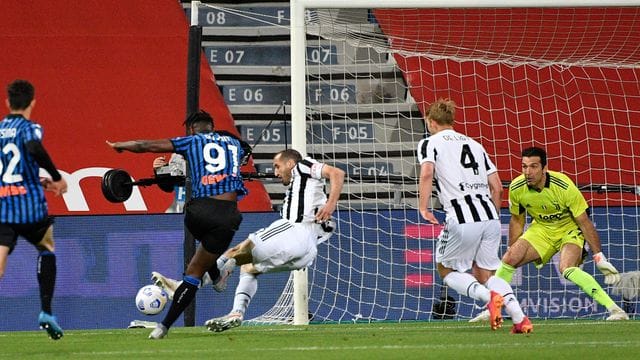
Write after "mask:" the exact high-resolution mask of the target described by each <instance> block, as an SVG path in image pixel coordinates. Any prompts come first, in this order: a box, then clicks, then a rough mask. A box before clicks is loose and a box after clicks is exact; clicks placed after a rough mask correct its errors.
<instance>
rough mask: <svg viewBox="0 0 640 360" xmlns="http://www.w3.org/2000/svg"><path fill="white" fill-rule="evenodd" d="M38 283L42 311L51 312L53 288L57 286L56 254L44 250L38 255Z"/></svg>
mask: <svg viewBox="0 0 640 360" xmlns="http://www.w3.org/2000/svg"><path fill="white" fill-rule="evenodd" d="M38 284H39V285H40V303H41V306H42V311H44V312H46V313H47V314H51V301H52V300H53V289H54V288H55V286H56V254H54V253H52V252H50V251H43V252H41V253H40V255H39V256H38Z"/></svg>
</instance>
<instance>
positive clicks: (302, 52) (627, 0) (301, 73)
mask: <svg viewBox="0 0 640 360" xmlns="http://www.w3.org/2000/svg"><path fill="white" fill-rule="evenodd" d="M374 5H375V7H376V8H380V9H409V8H438V9H466V8H474V9H480V8H532V7H533V8H565V7H566V8H589V7H599V8H602V7H638V6H640V1H638V0H618V1H603V0H564V1H557V0H537V1H530V0H512V1H501V0H491V1H487V0H478V1H469V0H435V1H424V0H375V1H372V0H349V1H344V0H291V2H290V14H291V16H290V21H291V118H292V122H291V134H292V138H291V139H292V147H293V148H294V149H296V150H299V151H300V152H301V153H303V154H306V153H308V152H309V146H310V144H309V143H308V136H309V134H308V133H309V124H308V121H309V119H310V117H313V116H315V115H316V114H317V110H316V109H314V107H313V106H312V105H310V104H309V103H308V99H309V96H310V94H309V93H308V90H309V85H308V81H307V79H308V77H309V64H308V60H307V58H308V50H307V49H308V46H309V44H308V42H307V36H308V29H307V25H308V24H307V21H306V20H307V17H308V13H307V11H308V10H312V9H313V10H317V9H347V8H351V9H369V8H371V7H372V6H374ZM347 32H348V31H347ZM314 35H318V36H319V37H320V38H322V34H321V31H319V33H318V34H314ZM578 40H579V39H576V41H578ZM372 46H373V45H372ZM402 51H405V50H402ZM605 51H606V50H605ZM612 51H614V50H612ZM438 56H440V57H441V58H444V59H446V58H447V55H437V56H434V57H433V58H437V57H438ZM454 57H455V56H452V57H450V58H454ZM457 60H460V61H465V59H464V56H460V57H458V59H457ZM389 61H390V62H392V63H393V62H394V60H393V59H390V60H389ZM501 61H502V60H501V59H497V60H496V59H491V60H490V61H488V62H490V63H492V64H496V63H500V62H501ZM509 61H510V60H509V59H507V60H505V62H506V63H509ZM524 61H525V62H526V61H527V60H524ZM514 63H515V64H516V65H518V64H522V63H523V62H522V59H520V60H518V62H514ZM532 63H535V59H534V60H532ZM516 65H514V66H516ZM535 66H536V67H537V66H539V65H535ZM542 66H544V65H542ZM551 66H555V65H551ZM558 66H560V67H562V66H572V64H568V65H567V64H562V63H560V65H558ZM616 66H617V65H615V64H614V65H612V66H610V65H608V64H605V67H608V68H612V69H615V68H616ZM624 66H628V67H631V68H634V67H635V68H637V67H638V66H640V64H639V63H638V62H637V59H631V60H630V63H624V64H622V65H621V66H620V67H624ZM355 77H356V78H357V76H355ZM636 80H637V79H636ZM621 81H625V80H624V79H622V80H621ZM407 97H408V98H409V99H410V100H412V99H411V96H410V95H407ZM431 100H433V99H431ZM632 100H633V101H638V100H640V99H637V98H636V99H632ZM584 106H589V105H587V104H585V105H584ZM629 112H631V115H630V117H633V118H634V119H636V120H637V119H638V118H639V117H638V113H637V109H635V108H632V109H630V110H629ZM310 113H311V115H310ZM332 114H334V115H335V113H332ZM631 123H633V122H631ZM559 126H562V125H561V124H560V125H559ZM531 131H534V130H531ZM637 135H638V129H637V128H633V129H632V130H630V135H629V136H628V137H630V141H631V142H633V141H638V140H640V139H638V138H637V137H636V136H637ZM484 136H485V135H484V134H482V137H484ZM560 137H561V136H560ZM625 138H626V135H625ZM507 139H508V137H507V138H505V139H504V140H505V141H506V140H507ZM485 140H487V141H492V140H493V139H491V138H489V139H485ZM549 141H550V142H551V141H552V140H549ZM575 141H582V140H580V139H576V140H575ZM353 146H356V148H357V146H358V144H353ZM413 146H414V145H413ZM603 147H606V145H605V146H603ZM509 150H510V151H512V150H514V149H509ZM348 151H350V150H349V149H346V150H344V152H348ZM365 151H366V150H365ZM630 151H631V152H634V151H635V150H630ZM314 152H316V153H317V152H318V150H317V147H316V149H315V150H314ZM604 152H605V153H606V152H607V150H606V149H604ZM496 155H500V154H496ZM512 155H513V154H512ZM632 155H640V154H638V153H637V151H636V152H635V153H633V154H632ZM575 156H580V154H575ZM348 161H349V160H348V159H347V160H345V162H348ZM558 170H568V171H569V172H573V175H574V176H578V175H581V174H583V173H584V172H581V170H580V169H577V170H575V171H573V168H571V167H568V168H567V169H558ZM636 170H638V171H640V169H636ZM617 171H619V172H624V170H622V169H618V170H617ZM413 176H414V177H415V175H413ZM574 180H575V178H574ZM579 180H582V179H579ZM584 181H585V182H587V183H589V182H590V179H584ZM630 186H631V188H633V187H635V189H638V184H637V183H633V184H630ZM633 191H635V192H637V190H632V192H633ZM635 196H636V198H635V200H634V199H631V200H627V199H624V198H623V199H622V200H621V201H622V203H623V205H625V204H629V205H632V206H634V204H635V214H636V215H637V213H638V210H637V209H638V207H637V201H638V200H637V194H635ZM632 197H633V196H632ZM625 201H630V202H628V203H625ZM621 206H622V205H621ZM612 211H614V212H615V211H617V210H616V209H612ZM632 212H633V211H632ZM623 216H625V215H623ZM626 220H627V218H626V217H625V218H624V219H623V223H624V224H623V225H621V226H622V228H620V229H613V230H614V231H617V230H620V231H621V232H622V233H623V234H627V231H633V226H636V231H637V220H636V222H635V223H633V221H632V224H631V225H626V224H627V223H626V222H625V221H626ZM503 223H504V221H503ZM605 226H606V225H605ZM626 226H631V228H629V229H627V228H626ZM351 231H353V229H351V230H350V232H351ZM607 241H608V240H607V239H603V242H607ZM329 242H331V240H330V241H329ZM607 249H609V245H608V242H607ZM426 253H427V252H424V253H422V254H421V255H420V256H423V255H424V254H426ZM332 261H333V260H332ZM382 261H384V259H382ZM621 271H622V270H621ZM307 276H308V272H307V271H301V272H297V273H296V275H295V276H294V277H293V279H294V281H293V284H294V285H293V305H294V319H293V323H294V324H298V325H300V324H308V322H309V314H310V311H309V308H308V299H309V294H308V287H309V284H308V279H307ZM405 281H407V280H406V279H405ZM526 281H530V282H535V281H538V280H535V279H534V278H533V277H531V278H527V280H526ZM543 281H551V280H547V279H545V280H543ZM329 283H333V281H329ZM532 286H535V284H532ZM364 287H366V285H364ZM391 291H392V292H393V291H394V290H393V289H392V290H391ZM572 291H575V290H572ZM417 296H420V295H417ZM417 311H426V312H428V311H430V308H429V309H422V310H417ZM400 312H402V311H400ZM345 313H348V314H349V315H348V316H346V317H339V319H338V321H341V320H344V319H349V320H351V319H354V321H355V320H358V319H359V318H360V317H362V315H361V312H359V311H351V310H345ZM594 313H597V311H594V312H590V313H588V315H593V314H594ZM545 316H546V315H545ZM561 316H567V315H565V313H562V315H561ZM569 316H571V315H569ZM364 318H365V319H366V318H367V316H366V314H365V316H364ZM375 318H376V319H378V318H379V317H375Z"/></svg>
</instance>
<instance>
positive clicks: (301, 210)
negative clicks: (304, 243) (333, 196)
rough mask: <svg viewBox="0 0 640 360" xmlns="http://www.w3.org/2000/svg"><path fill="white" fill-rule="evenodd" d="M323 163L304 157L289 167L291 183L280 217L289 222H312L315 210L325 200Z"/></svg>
mask: <svg viewBox="0 0 640 360" xmlns="http://www.w3.org/2000/svg"><path fill="white" fill-rule="evenodd" d="M323 166H324V164H322V163H319V162H317V161H316V160H314V159H312V158H305V159H303V160H301V161H299V162H298V164H297V165H296V166H295V167H294V168H293V169H291V183H290V184H289V187H288V188H287V192H286V194H285V198H284V203H283V206H282V212H281V215H282V218H283V219H287V220H289V221H290V222H295V223H299V222H312V221H314V220H315V214H316V211H318V209H319V208H320V207H322V206H323V205H324V204H325V203H326V202H327V195H326V194H325V193H324V187H325V181H324V178H323V177H322V167H323Z"/></svg>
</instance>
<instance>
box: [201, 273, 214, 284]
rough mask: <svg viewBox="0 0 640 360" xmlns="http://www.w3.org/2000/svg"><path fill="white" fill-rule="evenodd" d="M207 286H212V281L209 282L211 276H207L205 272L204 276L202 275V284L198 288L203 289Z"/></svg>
mask: <svg viewBox="0 0 640 360" xmlns="http://www.w3.org/2000/svg"><path fill="white" fill-rule="evenodd" d="M209 284H213V280H211V275H209V273H208V272H205V273H204V275H202V284H201V285H200V287H205V286H206V285H209Z"/></svg>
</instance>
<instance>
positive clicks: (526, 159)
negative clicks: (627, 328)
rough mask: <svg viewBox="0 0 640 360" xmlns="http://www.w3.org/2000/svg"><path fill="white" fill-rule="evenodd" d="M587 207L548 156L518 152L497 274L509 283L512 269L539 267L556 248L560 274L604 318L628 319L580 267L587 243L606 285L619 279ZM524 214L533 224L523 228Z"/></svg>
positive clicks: (531, 150) (541, 152) (533, 151)
mask: <svg viewBox="0 0 640 360" xmlns="http://www.w3.org/2000/svg"><path fill="white" fill-rule="evenodd" d="M588 209H589V206H588V205H587V202H586V200H585V199H584V197H583V196H582V194H581V193H580V190H578V188H577V187H576V185H575V184H574V183H573V182H572V181H571V179H569V178H568V177H567V176H566V175H564V174H562V173H559V172H556V171H550V170H548V169H547V154H546V152H545V151H544V150H543V149H541V148H537V147H531V148H527V149H525V150H523V151H522V175H520V176H518V177H517V178H515V179H514V180H513V181H512V182H511V184H510V185H509V211H510V213H511V220H510V222H509V248H508V250H507V252H506V254H504V256H503V257H502V263H501V265H500V267H499V268H498V270H497V271H496V275H497V276H498V277H501V278H503V279H504V280H506V281H507V282H511V278H512V277H513V274H514V273H515V272H516V268H518V267H520V266H522V265H525V264H528V263H530V262H532V261H533V262H534V264H535V265H536V267H538V268H540V267H542V266H543V265H544V264H546V263H547V262H548V261H549V260H550V259H551V257H552V256H553V255H554V254H555V253H557V252H560V264H559V268H560V271H562V276H564V277H565V278H566V279H567V280H569V281H571V282H573V283H574V284H576V285H578V286H579V287H580V289H582V291H584V292H585V293H586V294H587V295H589V296H591V297H592V298H593V299H594V300H595V301H597V302H598V304H600V305H602V306H604V307H605V308H606V309H607V310H608V311H609V313H610V315H609V317H607V320H628V319H629V316H628V315H627V313H626V312H624V310H622V309H621V308H620V307H619V306H618V305H616V304H615V303H614V302H613V300H611V298H610V297H609V295H608V294H607V293H606V292H605V291H604V290H603V289H602V287H601V286H600V285H599V284H598V282H597V281H596V280H595V279H594V278H593V276H591V275H590V274H587V273H586V272H584V271H583V270H582V269H580V268H579V265H580V264H581V263H582V249H583V247H584V243H585V241H586V242H587V243H588V244H589V248H590V249H591V251H592V252H593V254H594V255H593V260H594V261H595V264H596V267H597V268H598V270H600V271H601V272H602V273H603V274H604V283H605V284H607V285H612V284H615V283H617V282H618V281H620V274H619V273H618V270H616V268H615V267H614V266H613V265H612V264H611V263H610V262H608V261H607V258H606V257H605V256H604V255H603V254H602V251H601V248H600V239H599V237H598V233H597V231H596V228H595V226H594V225H593V223H592V222H591V220H590V219H589V216H588V215H587V210H588ZM525 212H526V213H528V214H529V215H530V216H531V218H532V219H533V220H532V221H531V225H530V226H529V227H528V228H527V230H526V231H524V225H525V220H526V215H525Z"/></svg>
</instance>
